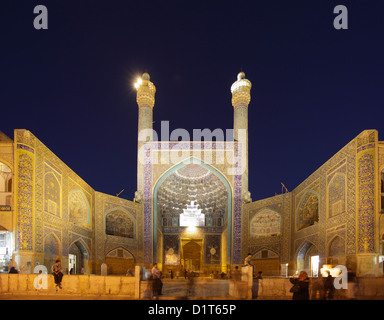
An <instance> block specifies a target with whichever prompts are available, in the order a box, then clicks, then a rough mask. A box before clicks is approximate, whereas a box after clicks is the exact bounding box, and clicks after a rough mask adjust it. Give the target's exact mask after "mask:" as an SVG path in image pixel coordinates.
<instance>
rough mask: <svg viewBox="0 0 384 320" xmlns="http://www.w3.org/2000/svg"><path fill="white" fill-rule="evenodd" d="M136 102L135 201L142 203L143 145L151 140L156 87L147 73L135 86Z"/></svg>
mask: <svg viewBox="0 0 384 320" xmlns="http://www.w3.org/2000/svg"><path fill="white" fill-rule="evenodd" d="M135 88H136V90H137V95H136V102H137V105H138V106H139V123H138V141H137V191H136V192H135V201H136V202H142V200H143V190H144V148H143V146H144V143H145V142H148V141H152V140H153V107H154V105H155V93H156V87H155V85H154V84H153V83H152V82H151V81H150V76H149V74H148V73H143V75H142V76H141V78H139V79H138V80H137V82H136V84H135Z"/></svg>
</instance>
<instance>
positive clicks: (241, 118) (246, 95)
mask: <svg viewBox="0 0 384 320" xmlns="http://www.w3.org/2000/svg"><path fill="white" fill-rule="evenodd" d="M251 87H252V84H251V82H250V81H249V80H247V79H245V73H244V72H240V73H239V74H238V75H237V81H236V82H234V83H233V84H232V86H231V92H232V105H233V108H234V121H233V129H234V135H233V138H234V140H235V141H238V142H240V143H241V151H242V152H241V158H242V161H241V162H242V164H243V165H244V166H245V168H244V171H243V177H242V184H243V193H242V200H243V201H244V202H250V201H251V194H250V192H249V190H248V104H249V102H250V101H251ZM244 157H245V158H244Z"/></svg>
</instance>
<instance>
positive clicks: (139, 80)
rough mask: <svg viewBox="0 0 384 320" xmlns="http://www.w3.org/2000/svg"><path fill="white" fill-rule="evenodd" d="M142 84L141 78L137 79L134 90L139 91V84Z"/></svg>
mask: <svg viewBox="0 0 384 320" xmlns="http://www.w3.org/2000/svg"><path fill="white" fill-rule="evenodd" d="M142 83H143V80H142V79H141V78H137V80H136V83H135V88H136V90H137V89H139V87H140V86H141V84H142Z"/></svg>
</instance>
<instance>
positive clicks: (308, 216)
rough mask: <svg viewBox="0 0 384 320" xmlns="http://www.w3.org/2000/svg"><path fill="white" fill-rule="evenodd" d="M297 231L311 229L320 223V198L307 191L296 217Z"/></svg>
mask: <svg viewBox="0 0 384 320" xmlns="http://www.w3.org/2000/svg"><path fill="white" fill-rule="evenodd" d="M296 219H297V220H296V224H297V230H300V229H303V228H306V227H309V226H311V225H313V224H315V223H316V222H318V221H319V197H318V195H317V194H316V193H315V192H313V191H307V192H306V193H305V194H304V195H303V197H302V198H301V200H300V203H299V207H298V210H297V217H296Z"/></svg>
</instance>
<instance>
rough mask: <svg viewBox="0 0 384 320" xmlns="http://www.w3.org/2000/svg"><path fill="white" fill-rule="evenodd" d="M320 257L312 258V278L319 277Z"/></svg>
mask: <svg viewBox="0 0 384 320" xmlns="http://www.w3.org/2000/svg"><path fill="white" fill-rule="evenodd" d="M319 262H320V257H319V256H311V276H312V277H315V278H317V277H318V276H319Z"/></svg>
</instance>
